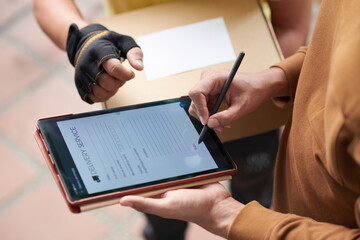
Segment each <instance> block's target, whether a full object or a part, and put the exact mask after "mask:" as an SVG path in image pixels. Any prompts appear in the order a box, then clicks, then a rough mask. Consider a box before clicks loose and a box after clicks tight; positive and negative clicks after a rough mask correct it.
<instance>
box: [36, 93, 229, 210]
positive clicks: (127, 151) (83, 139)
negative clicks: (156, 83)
mask: <svg viewBox="0 0 360 240" xmlns="http://www.w3.org/2000/svg"><path fill="white" fill-rule="evenodd" d="M190 102H191V100H190V98H189V97H182V98H176V99H168V100H163V101H157V102H151V103H145V104H137V105H132V106H126V107H120V108H113V109H106V110H100V111H95V112H87V113H80V114H71V115H65V116H58V117H51V118H45V119H40V120H38V122H37V130H36V132H35V137H36V140H37V142H38V144H39V146H40V149H41V150H42V152H43V155H44V157H45V159H46V160H47V163H48V165H49V167H50V170H51V172H52V173H53V176H54V178H55V180H56V182H57V183H58V185H59V187H60V190H61V191H62V193H63V195H64V197H65V200H66V202H67V204H68V206H69V207H70V210H71V211H72V212H82V211H86V210H90V209H93V208H98V207H102V206H106V205H110V204H115V203H118V201H119V199H120V198H121V197H122V196H124V195H128V194H142V195H146V196H150V195H155V194H159V193H161V192H164V191H167V190H169V189H174V188H180V187H189V186H195V185H199V184H204V183H207V182H214V181H219V180H223V179H229V178H230V176H231V175H232V174H234V173H235V171H236V166H235V164H234V163H233V161H232V160H231V159H230V157H229V156H228V154H227V153H226V152H225V150H224V148H223V145H222V143H221V142H220V140H219V139H218V137H217V136H216V134H215V132H214V131H212V130H210V131H209V133H208V134H206V137H205V138H204V141H203V142H202V143H200V144H198V139H199V132H200V131H201V129H202V125H201V123H200V122H199V121H198V120H197V119H195V118H193V117H192V116H190V115H189V113H188V109H189V106H190Z"/></svg>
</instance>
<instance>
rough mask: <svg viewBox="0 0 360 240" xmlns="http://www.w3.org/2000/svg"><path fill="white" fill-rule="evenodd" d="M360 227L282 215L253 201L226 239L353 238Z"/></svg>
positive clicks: (234, 224) (236, 219)
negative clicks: (348, 226)
mask: <svg viewBox="0 0 360 240" xmlns="http://www.w3.org/2000/svg"><path fill="white" fill-rule="evenodd" d="M357 238H360V229H359V228H356V229H349V228H346V227H344V226H340V225H334V224H330V223H322V222H316V221H314V220H312V219H310V218H306V217H300V216H297V215H294V214H283V213H279V212H275V211H272V210H269V209H266V208H264V207H262V206H261V205H260V204H259V203H257V202H255V201H253V202H250V203H248V204H247V205H246V206H245V207H244V208H243V209H242V210H241V212H240V213H239V214H238V215H237V217H236V218H235V220H234V222H233V223H232V225H231V227H230V230H229V232H228V239H230V240H232V239H234V240H235V239H252V240H256V239H259V240H260V239H261V240H262V239H270V240H276V239H285V240H286V239H291V240H294V239H301V240H303V239H329V240H331V239H344V240H346V239H357Z"/></svg>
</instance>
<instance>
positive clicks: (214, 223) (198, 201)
mask: <svg viewBox="0 0 360 240" xmlns="http://www.w3.org/2000/svg"><path fill="white" fill-rule="evenodd" d="M120 204H121V205H123V206H129V207H132V208H134V209H136V210H138V211H141V212H146V213H150V214H155V215H158V216H160V217H163V218H171V219H179V220H184V221H189V222H194V223H196V224H198V225H199V226H201V227H203V228H205V229H206V230H208V231H210V232H212V233H214V234H217V235H219V236H222V237H225V238H226V236H227V232H228V230H229V228H230V225H231V223H232V222H233V220H234V219H235V217H236V215H237V214H238V213H239V211H240V210H241V209H242V208H243V206H244V205H243V204H241V203H240V202H238V201H236V200H235V199H233V198H232V197H230V194H229V192H228V191H227V190H226V189H225V187H224V186H223V185H221V184H220V183H213V184H208V185H204V186H201V187H197V188H189V189H178V190H173V191H169V192H166V193H164V194H162V195H161V196H158V197H157V198H144V197H140V196H125V197H123V198H121V200H120Z"/></svg>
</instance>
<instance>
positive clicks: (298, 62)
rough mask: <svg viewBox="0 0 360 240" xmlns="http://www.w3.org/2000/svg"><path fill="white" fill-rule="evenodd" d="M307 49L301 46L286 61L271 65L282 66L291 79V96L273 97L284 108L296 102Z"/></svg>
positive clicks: (288, 78) (289, 79)
mask: <svg viewBox="0 0 360 240" xmlns="http://www.w3.org/2000/svg"><path fill="white" fill-rule="evenodd" d="M306 51H307V47H301V48H300V49H299V50H297V51H296V52H295V53H294V54H293V55H292V56H290V57H288V58H286V59H285V60H284V61H282V62H280V63H278V64H275V65H272V66H271V67H279V68H281V69H282V70H283V71H284V72H285V75H286V78H287V80H288V81H289V88H290V89H289V90H290V96H289V97H277V98H274V99H273V101H274V103H275V104H276V105H277V106H278V107H281V108H284V107H287V106H288V105H290V104H292V103H293V102H294V97H295V92H296V87H297V83H298V80H299V76H300V71H301V68H302V65H303V62H304V58H305V54H306Z"/></svg>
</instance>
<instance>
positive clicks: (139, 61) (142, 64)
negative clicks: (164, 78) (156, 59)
mask: <svg viewBox="0 0 360 240" xmlns="http://www.w3.org/2000/svg"><path fill="white" fill-rule="evenodd" d="M136 64H137V65H138V66H140V67H143V66H144V63H143V61H141V60H136Z"/></svg>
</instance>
